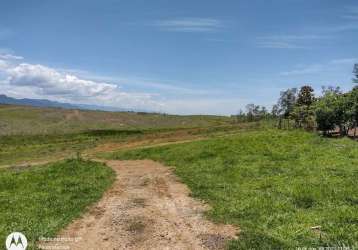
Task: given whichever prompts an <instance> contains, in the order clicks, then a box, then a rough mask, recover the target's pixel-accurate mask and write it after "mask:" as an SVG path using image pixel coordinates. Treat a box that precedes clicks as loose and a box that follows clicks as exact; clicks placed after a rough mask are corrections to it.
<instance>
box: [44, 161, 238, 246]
mask: <svg viewBox="0 0 358 250" xmlns="http://www.w3.org/2000/svg"><path fill="white" fill-rule="evenodd" d="M107 164H108V165H109V166H111V167H112V168H113V169H114V170H115V171H116V173H117V179H116V181H115V183H114V185H113V186H112V188H111V189H110V190H109V191H107V192H106V194H105V195H104V197H103V198H102V199H101V200H100V201H99V202H98V203H97V204H96V205H95V206H93V207H92V208H91V209H90V210H89V212H88V213H86V214H85V215H84V216H83V217H82V218H81V219H79V220H77V221H75V222H73V223H72V224H71V225H69V226H68V227H67V228H66V229H65V230H63V231H62V232H61V233H60V235H59V237H64V238H65V237H76V238H77V240H78V241H77V242H63V243H61V244H60V246H62V247H67V249H86V250H89V249H101V250H102V249H111V250H112V249H113V250H114V249H160V250H162V249H180V250H181V249H195V250H196V249H222V248H224V246H225V243H226V242H227V240H229V239H232V238H235V237H236V236H235V235H236V233H237V230H236V229H235V228H234V227H232V226H229V225H216V224H213V223H212V222H210V221H208V220H206V219H205V218H204V217H203V212H204V211H205V210H206V209H208V207H207V206H205V205H203V204H202V203H201V202H199V201H197V200H194V199H193V198H191V197H190V196H189V194H190V192H189V190H188V188H187V187H186V186H185V185H184V184H182V183H181V182H179V181H178V179H177V178H176V177H175V176H174V175H173V174H172V172H171V170H170V168H168V167H165V166H163V165H161V164H159V163H156V162H153V161H149V160H145V161H108V162H107ZM49 245H50V244H47V246H49ZM52 246H53V245H52ZM57 249H58V248H57Z"/></svg>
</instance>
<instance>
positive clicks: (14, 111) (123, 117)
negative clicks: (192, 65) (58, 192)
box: [0, 104, 233, 136]
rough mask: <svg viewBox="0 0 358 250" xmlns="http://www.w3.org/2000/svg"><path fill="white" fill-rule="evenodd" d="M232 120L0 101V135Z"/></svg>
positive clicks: (198, 124)
mask: <svg viewBox="0 0 358 250" xmlns="http://www.w3.org/2000/svg"><path fill="white" fill-rule="evenodd" d="M232 121H233V119H232V118H230V117H225V116H209V115H196V116H193V115H192V116H189V115H188V116H180V115H166V114H157V113H143V112H104V111H89V110H69V109H60V108H35V107H29V106H14V105H1V104H0V136H3V135H44V134H49V135H51V134H73V133H81V132H84V131H88V130H96V129H100V130H127V129H151V128H156V129H158V128H193V127H210V126H220V125H228V124H230V123H231V122H232Z"/></svg>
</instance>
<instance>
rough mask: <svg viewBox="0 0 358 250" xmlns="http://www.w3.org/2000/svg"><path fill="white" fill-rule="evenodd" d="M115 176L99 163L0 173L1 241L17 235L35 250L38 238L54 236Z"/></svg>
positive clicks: (69, 163) (73, 162)
mask: <svg viewBox="0 0 358 250" xmlns="http://www.w3.org/2000/svg"><path fill="white" fill-rule="evenodd" d="M114 176H115V175H114V172H113V171H112V169H110V168H108V167H106V166H105V165H103V164H101V163H96V162H90V161H83V160H77V159H74V160H67V161H62V162H58V163H56V164H50V165H46V166H39V167H31V168H24V169H6V170H0V204H1V205H0V241H2V242H5V239H6V237H7V235H8V234H10V233H11V232H14V231H15V232H16V231H18V232H22V233H24V234H25V235H26V237H27V239H28V240H29V242H30V247H29V249H35V246H34V243H35V241H36V240H38V239H39V237H53V236H55V235H56V233H57V232H58V231H59V230H60V229H61V228H64V227H65V226H66V225H67V224H68V223H70V222H71V221H72V220H73V219H74V218H76V217H79V216H80V215H81V214H82V213H83V212H84V211H85V209H86V207H87V206H88V205H90V204H92V203H93V202H95V201H97V200H98V199H99V198H100V197H101V196H102V194H103V192H104V191H105V190H106V189H107V188H108V187H109V186H110V185H111V183H112V182H113V181H114Z"/></svg>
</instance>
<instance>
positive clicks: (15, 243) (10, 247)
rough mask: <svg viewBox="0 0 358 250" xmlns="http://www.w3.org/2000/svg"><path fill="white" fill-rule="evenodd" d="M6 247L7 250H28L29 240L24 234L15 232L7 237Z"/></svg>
mask: <svg viewBox="0 0 358 250" xmlns="http://www.w3.org/2000/svg"><path fill="white" fill-rule="evenodd" d="M5 245H6V249H7V250H26V248H27V239H26V237H25V235H23V234H22V233H19V232H14V233H11V234H9V236H7V238H6V242H5Z"/></svg>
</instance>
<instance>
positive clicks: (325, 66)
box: [280, 58, 358, 76]
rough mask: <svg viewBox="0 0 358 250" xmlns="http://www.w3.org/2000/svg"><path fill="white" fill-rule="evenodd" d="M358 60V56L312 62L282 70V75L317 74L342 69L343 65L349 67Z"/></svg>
mask: <svg viewBox="0 0 358 250" xmlns="http://www.w3.org/2000/svg"><path fill="white" fill-rule="evenodd" d="M357 62H358V58H341V59H333V60H330V61H328V62H326V63H317V64H310V65H306V66H300V67H297V68H296V69H294V70H290V71H285V72H281V73H280V75H281V76H294V75H309V74H317V73H322V72H329V71H332V70H335V69H337V67H338V68H339V69H341V67H344V68H349V67H350V66H351V67H353V64H355V63H357Z"/></svg>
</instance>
